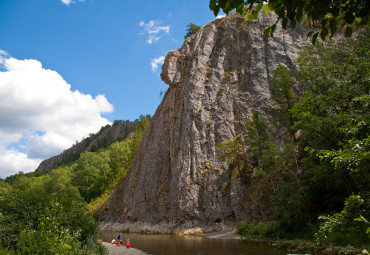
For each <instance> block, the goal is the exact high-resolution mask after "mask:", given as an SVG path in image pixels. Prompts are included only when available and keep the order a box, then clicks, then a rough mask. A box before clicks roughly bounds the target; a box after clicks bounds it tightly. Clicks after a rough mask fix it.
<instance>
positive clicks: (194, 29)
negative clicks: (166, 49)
mask: <svg viewBox="0 0 370 255" xmlns="http://www.w3.org/2000/svg"><path fill="white" fill-rule="evenodd" d="M186 27H187V29H186V31H187V32H186V35H185V36H184V39H186V38H188V37H190V36H192V35H193V34H195V33H196V32H197V31H198V30H199V29H200V28H201V27H200V26H197V25H195V24H194V23H189V24H187V25H186Z"/></svg>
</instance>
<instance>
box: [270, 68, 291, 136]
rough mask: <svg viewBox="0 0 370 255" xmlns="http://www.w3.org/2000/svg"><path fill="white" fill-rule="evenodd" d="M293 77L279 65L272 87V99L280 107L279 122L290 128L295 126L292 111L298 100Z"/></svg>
mask: <svg viewBox="0 0 370 255" xmlns="http://www.w3.org/2000/svg"><path fill="white" fill-rule="evenodd" d="M291 76H292V75H291V74H290V72H289V70H288V68H286V67H285V66H283V65H278V66H277V68H276V69H275V71H274V76H273V81H274V82H273V83H272V84H271V85H270V91H271V94H272V97H271V99H272V100H274V101H275V102H276V103H277V105H278V110H277V113H278V119H279V121H282V122H284V123H285V124H286V125H287V126H288V128H290V127H291V126H293V124H294V120H293V116H292V113H291V111H290V110H291V109H292V107H293V105H294V103H295V102H296V101H297V98H298V97H297V96H296V95H295V93H294V90H293V82H292V80H291ZM293 136H294V134H293Z"/></svg>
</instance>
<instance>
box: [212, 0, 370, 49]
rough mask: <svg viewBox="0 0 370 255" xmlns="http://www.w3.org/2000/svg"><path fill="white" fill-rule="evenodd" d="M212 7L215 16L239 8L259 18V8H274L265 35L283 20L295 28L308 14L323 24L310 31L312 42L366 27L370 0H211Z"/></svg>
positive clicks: (349, 33)
mask: <svg viewBox="0 0 370 255" xmlns="http://www.w3.org/2000/svg"><path fill="white" fill-rule="evenodd" d="M209 8H210V9H211V10H212V11H213V12H214V14H215V16H217V14H218V13H219V11H220V9H222V10H223V11H224V12H225V13H226V14H228V13H229V12H230V11H232V10H234V9H236V11H237V12H238V13H240V14H242V15H244V16H245V17H246V18H247V19H248V18H249V17H251V18H252V19H253V20H256V19H257V18H258V12H259V11H260V10H261V9H262V10H263V11H264V12H265V13H269V12H271V11H274V12H275V13H276V14H277V15H278V20H277V21H276V23H275V24H274V25H272V26H267V27H266V28H265V36H267V35H268V34H270V35H271V36H272V35H273V33H274V31H275V28H276V24H277V23H278V22H279V20H281V24H282V27H283V28H284V29H286V28H287V25H288V22H289V24H290V27H291V28H294V27H295V26H296V24H297V22H298V23H300V22H302V21H303V20H304V18H307V19H309V20H311V21H314V22H317V23H318V24H319V25H320V31H319V32H313V31H311V32H309V34H308V35H310V36H311V35H313V37H312V43H313V44H315V42H316V39H317V37H318V36H319V35H320V37H321V39H322V40H325V38H326V37H327V36H329V37H330V38H331V37H332V36H333V35H334V34H335V33H337V32H338V30H339V29H340V28H342V27H343V28H345V35H346V36H347V37H350V36H351V35H352V28H353V27H354V26H357V27H366V26H368V25H369V11H370V2H369V1H366V0H357V1H348V0H336V1H332V0H320V1H317V0H299V1H292V0H270V1H268V3H267V4H265V5H264V1H261V0H259V1H254V0H246V1H244V0H210V3H209Z"/></svg>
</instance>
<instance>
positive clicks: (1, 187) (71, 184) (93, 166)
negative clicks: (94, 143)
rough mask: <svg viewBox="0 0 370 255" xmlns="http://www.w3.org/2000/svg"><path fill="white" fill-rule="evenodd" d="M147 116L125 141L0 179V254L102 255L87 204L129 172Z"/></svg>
mask: <svg viewBox="0 0 370 255" xmlns="http://www.w3.org/2000/svg"><path fill="white" fill-rule="evenodd" d="M149 119H150V116H141V117H140V119H139V120H138V121H137V122H136V126H135V129H134V132H133V133H132V135H131V136H130V137H127V138H126V139H125V140H123V141H121V142H115V143H113V144H112V145H110V146H109V147H107V148H105V149H101V150H99V151H97V152H84V153H82V154H81V156H80V158H79V159H78V160H77V161H75V162H72V163H70V164H67V165H64V166H61V167H57V168H56V169H53V170H52V171H51V172H47V173H45V172H39V171H36V172H34V173H29V174H22V173H19V174H17V175H14V176H10V177H8V178H6V179H5V181H0V253H2V252H4V253H7V254H13V253H14V254H104V253H105V249H104V248H103V246H101V245H100V244H99V243H98V242H97V237H98V235H97V234H98V233H97V227H98V223H97V222H96V220H95V219H94V218H93V216H92V215H91V214H90V215H89V214H88V204H87V203H89V202H91V201H93V205H90V206H89V208H90V210H91V209H92V210H93V211H94V210H96V211H98V210H99V209H100V208H102V207H103V206H104V202H103V203H102V202H101V201H105V202H106V197H107V194H108V195H109V193H110V191H111V190H112V189H113V187H114V185H115V184H116V183H117V182H118V180H119V179H121V178H123V177H124V176H125V174H126V173H127V171H128V169H129V167H130V164H131V161H132V160H133V157H134V154H135V152H136V149H137V147H138V146H139V143H140V140H141V138H142V136H143V134H144V131H145V129H146V127H147V126H148V124H149ZM99 202H100V203H99Z"/></svg>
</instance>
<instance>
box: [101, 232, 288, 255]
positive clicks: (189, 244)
mask: <svg viewBox="0 0 370 255" xmlns="http://www.w3.org/2000/svg"><path fill="white" fill-rule="evenodd" d="M118 234H119V233H118V232H114V231H102V232H101V238H102V240H103V241H105V242H110V241H111V240H112V239H113V238H117V236H118ZM126 237H128V238H130V243H131V247H134V248H137V249H139V250H142V251H144V252H146V253H149V254H153V255H162V254H174V255H175V254H178V255H198V254H199V255H200V254H202V255H203V254H212V255H224V254H230V255H233V254H239V255H285V254H286V253H287V252H286V251H284V250H281V249H275V248H272V247H270V246H268V245H266V244H263V243H254V242H248V241H244V240H223V239H209V238H204V237H197V236H186V237H179V236H171V235H152V234H136V233H131V234H125V233H124V234H123V238H124V239H125V238H126Z"/></svg>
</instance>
